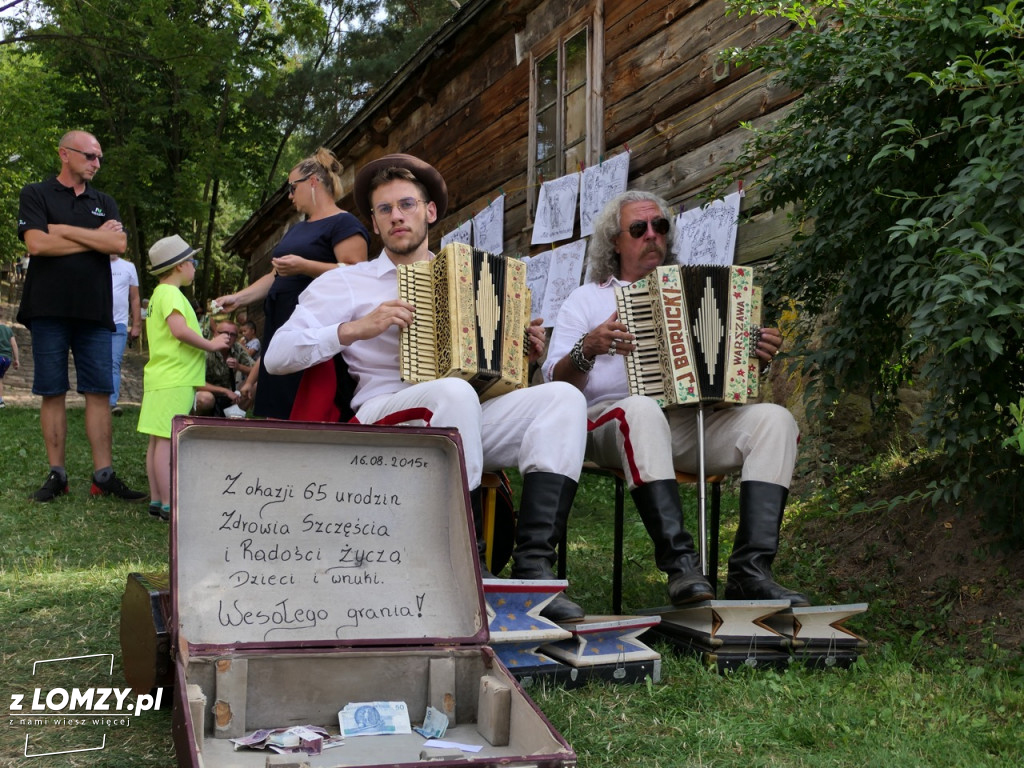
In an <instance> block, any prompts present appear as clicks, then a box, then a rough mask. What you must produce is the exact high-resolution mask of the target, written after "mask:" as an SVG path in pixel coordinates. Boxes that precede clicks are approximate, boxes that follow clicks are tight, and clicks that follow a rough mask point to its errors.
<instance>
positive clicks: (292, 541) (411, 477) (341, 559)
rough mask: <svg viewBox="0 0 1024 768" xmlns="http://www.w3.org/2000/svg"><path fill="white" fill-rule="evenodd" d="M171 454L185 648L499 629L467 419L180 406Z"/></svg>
mask: <svg viewBox="0 0 1024 768" xmlns="http://www.w3.org/2000/svg"><path fill="white" fill-rule="evenodd" d="M171 465H172V484H173V499H174V503H173V508H172V523H171V597H172V616H173V626H172V630H171V631H172V633H173V634H174V635H176V637H175V638H174V644H175V646H176V647H177V648H178V649H179V651H183V652H185V653H188V654H193V655H197V654H207V653H209V654H216V653H221V652H226V651H231V650H234V649H239V648H244V649H246V650H253V649H260V648H265V649H278V650H285V649H287V650H292V649H297V648H320V649H323V648H344V647H352V646H406V645H409V646H424V645H437V644H443V645H462V644H482V643H486V642H487V639H488V632H487V621H486V611H485V607H484V598H483V592H482V590H481V585H480V571H479V561H478V558H477V556H476V546H475V544H474V538H473V533H472V530H473V520H472V510H471V508H470V505H469V494H468V491H467V487H466V473H465V462H464V459H463V453H462V442H461V440H460V438H459V435H458V432H457V430H453V429H433V428H410V427H371V426H361V425H335V424H314V423H303V422H284V421H281V422H279V421H242V420H226V419H211V418H197V417H183V416H179V417H176V418H175V419H174V425H173V432H172V442H171Z"/></svg>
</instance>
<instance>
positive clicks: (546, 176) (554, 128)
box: [529, 24, 593, 213]
mask: <svg viewBox="0 0 1024 768" xmlns="http://www.w3.org/2000/svg"><path fill="white" fill-rule="evenodd" d="M591 47H592V46H591V34H590V26H589V24H588V25H586V26H584V27H583V28H581V29H576V30H574V31H573V32H572V33H570V34H567V35H559V36H558V37H557V40H556V41H555V45H554V48H553V49H550V50H547V51H545V52H543V53H541V54H540V55H537V56H535V57H534V68H533V85H534V91H533V100H532V107H533V108H532V110H531V114H532V118H533V119H532V123H531V134H532V135H531V139H532V142H531V144H532V152H531V163H530V174H529V175H530V181H531V189H533V190H534V192H533V194H532V195H530V211H531V213H532V211H533V210H534V206H535V205H536V200H537V194H536V187H537V185H539V184H540V183H541V182H542V181H545V180H551V179H556V178H558V177H559V176H563V175H565V174H567V173H573V172H575V171H578V170H579V169H580V165H581V164H584V165H585V164H586V163H588V162H589V159H590V157H589V155H590V147H591V144H592V143H593V137H592V136H591V133H592V130H591V129H590V126H591V125H592V124H593V121H592V120H591V117H590V111H591V109H593V105H592V104H591V103H590V98H589V96H590V93H591V90H592V89H591V87H590V86H591V77H590V71H591V61H592V53H593V52H592V51H591Z"/></svg>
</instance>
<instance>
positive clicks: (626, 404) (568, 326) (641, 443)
mask: <svg viewBox="0 0 1024 768" xmlns="http://www.w3.org/2000/svg"><path fill="white" fill-rule="evenodd" d="M672 229H673V222H672V215H671V212H670V211H669V207H668V204H667V203H666V202H665V201H664V200H662V199H661V198H660V197H658V196H657V195H653V194H651V193H649V192H644V191H639V190H631V191H628V192H625V193H623V194H621V195H619V196H618V197H616V198H614V199H613V200H611V201H609V203H608V204H607V205H606V206H605V207H604V209H603V210H602V211H601V213H600V215H599V216H598V218H597V219H596V220H595V222H594V234H593V236H592V237H591V239H590V245H589V246H588V259H589V268H588V272H587V281H586V282H585V283H584V284H583V285H582V286H580V287H579V288H577V289H576V290H575V291H573V293H572V294H571V295H570V296H569V297H568V299H567V300H566V302H565V304H563V305H562V309H561V311H560V312H559V314H558V318H557V321H556V323H555V326H554V331H553V333H552V336H551V345H550V352H549V354H548V358H547V361H546V363H545V364H544V368H543V372H544V377H545V379H546V380H547V381H564V382H568V383H570V384H573V385H575V386H576V387H577V388H579V389H580V390H581V391H582V392H583V394H584V396H585V397H586V399H587V406H588V412H587V418H588V435H587V449H586V455H587V458H588V459H590V460H592V461H595V462H597V463H598V464H600V465H602V466H610V467H619V468H621V469H622V470H623V473H624V475H625V478H626V483H627V485H628V487H629V489H630V494H631V495H632V497H633V501H634V502H635V503H636V507H637V510H638V511H639V513H640V517H641V519H642V520H643V522H644V526H645V527H646V528H647V532H648V534H649V535H650V537H651V539H652V540H653V542H654V557H655V562H656V563H657V565H658V568H659V569H660V570H662V571H663V572H665V574H666V575H667V576H668V593H669V598H670V600H671V601H672V604H673V605H677V606H678V605H687V604H690V603H695V602H699V601H702V600H710V599H713V598H714V597H715V594H714V590H713V589H712V587H711V584H710V583H709V582H708V580H707V578H705V576H704V575H703V573H702V571H701V566H700V560H699V557H698V555H697V552H696V550H695V548H694V542H693V537H692V536H691V535H690V534H689V533H688V532H687V531H686V528H685V527H684V525H683V514H682V508H681V505H680V501H679V487H678V484H677V483H676V480H675V472H676V471H681V472H689V473H696V472H697V471H698V453H697V443H698V441H697V412H696V409H694V408H676V409H673V410H667V411H663V410H661V408H660V407H659V406H658V404H657V403H656V402H655V401H654V400H653V399H652V398H649V397H645V396H642V395H630V393H629V387H628V384H627V380H626V366H625V364H624V362H623V360H622V357H623V356H624V355H628V354H629V353H630V352H632V351H633V349H634V348H635V342H636V337H635V336H634V334H633V333H631V332H630V329H629V328H628V327H627V326H626V325H625V324H624V323H622V322H620V321H619V319H618V317H617V313H616V305H615V288H616V287H617V286H626V285H629V284H630V283H632V282H634V281H635V280H638V279H640V278H641V277H644V276H645V275H647V274H648V273H649V272H651V271H652V270H654V269H655V268H656V267H659V266H661V265H662V264H666V263H670V262H672V261H673V259H672V256H671V253H670V245H671V243H672ZM781 346H782V335H781V334H780V333H779V331H778V329H775V328H764V329H762V330H761V336H760V341H759V342H758V345H757V356H758V357H759V358H760V359H761V361H762V364H763V365H767V363H769V362H770V361H771V359H772V358H773V357H775V355H776V354H778V351H779V348H780V347H781ZM797 437H798V429H797V425H796V421H795V420H794V419H793V416H792V414H790V413H789V411H787V410H786V409H785V408H782V407H780V406H777V405H773V404H770V403H757V404H751V405H745V406H742V407H736V408H726V409H721V410H715V411H712V412H711V413H710V414H709V415H708V416H707V417H706V418H705V462H706V470H707V472H708V473H709V474H726V473H730V472H735V471H739V472H740V523H739V528H738V530H737V532H736V540H735V543H734V545H733V552H732V556H731V557H730V558H729V577H728V582H727V584H726V587H725V597H726V598H727V599H746V600H766V599H776V600H777V599H785V600H789V601H790V603H791V604H792V605H794V606H801V605H808V604H809V602H808V600H807V598H806V597H805V596H804V595H802V594H800V593H798V592H795V591H793V590H791V589H787V588H786V587H783V586H781V585H780V584H778V583H776V581H775V580H774V578H773V577H772V572H771V564H772V562H773V560H774V558H775V553H776V551H777V550H778V544H779V529H780V527H781V525H782V513H783V510H784V508H785V504H786V498H787V496H788V493H789V483H790V481H791V479H792V475H793V467H794V465H795V462H796V446H797Z"/></svg>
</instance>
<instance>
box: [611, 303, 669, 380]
mask: <svg viewBox="0 0 1024 768" xmlns="http://www.w3.org/2000/svg"><path fill="white" fill-rule="evenodd" d="M646 293H647V292H646V291H644V294H646ZM616 304H617V308H618V315H619V322H621V323H624V324H625V325H626V327H627V328H629V331H630V333H632V334H633V336H634V337H635V339H634V342H633V344H634V346H635V347H636V349H635V350H634V352H633V353H632V354H630V355H627V356H626V358H625V360H626V377H627V379H628V380H629V391H630V392H634V393H636V394H638V395H647V396H648V397H662V396H663V395H664V394H665V369H664V366H663V365H662V355H661V352H660V351H659V343H658V338H659V334H660V333H661V332H662V329H661V327H660V326H659V325H658V323H656V322H655V319H654V311H653V309H652V308H651V304H650V302H625V301H622V294H619V295H618V296H617V297H616Z"/></svg>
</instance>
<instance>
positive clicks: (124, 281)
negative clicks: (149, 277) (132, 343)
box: [110, 257, 139, 325]
mask: <svg viewBox="0 0 1024 768" xmlns="http://www.w3.org/2000/svg"><path fill="white" fill-rule="evenodd" d="M110 281H111V283H112V284H113V291H114V325H128V317H129V306H128V291H129V286H132V285H134V286H135V287H136V288H138V287H139V273H138V272H136V271H135V265H134V264H132V263H131V262H130V261H126V260H125V259H122V258H120V257H119V258H116V259H112V260H111V262H110Z"/></svg>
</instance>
